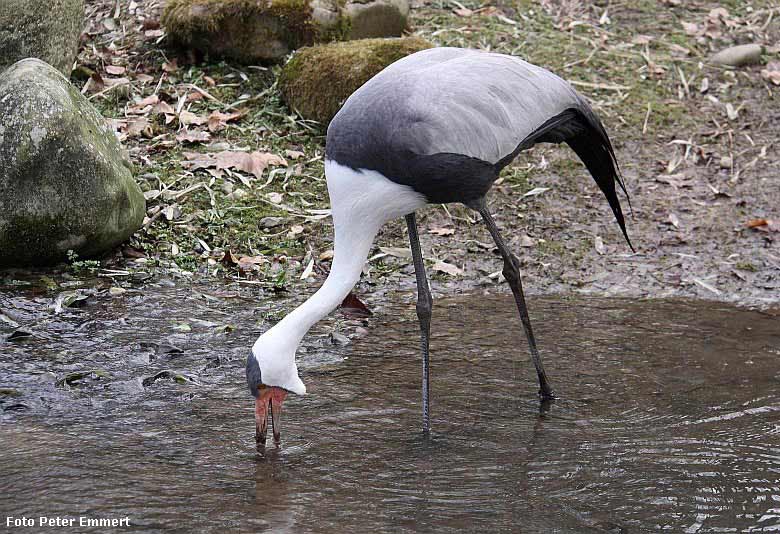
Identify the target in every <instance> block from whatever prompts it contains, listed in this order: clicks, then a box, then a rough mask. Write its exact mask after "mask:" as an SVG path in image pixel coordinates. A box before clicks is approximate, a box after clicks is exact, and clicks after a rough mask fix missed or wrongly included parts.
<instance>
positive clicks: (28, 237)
mask: <svg viewBox="0 0 780 534" xmlns="http://www.w3.org/2000/svg"><path fill="white" fill-rule="evenodd" d="M0 161H2V162H3V165H2V166H0V267H3V266H19V265H39V264H48V263H52V262H56V261H58V260H61V259H63V258H64V257H65V256H66V254H67V252H68V250H74V251H75V252H76V253H77V254H78V255H79V256H82V257H89V256H94V255H97V254H100V253H103V252H105V251H107V250H110V249H111V248H112V247H114V246H116V245H117V244H119V243H121V242H122V241H124V240H126V239H127V238H128V237H129V236H130V235H132V233H133V232H135V230H137V229H138V228H139V227H140V225H141V223H142V221H143V217H144V212H145V204H146V203H145V200H144V197H143V194H142V193H141V190H140V188H139V187H138V185H137V184H136V183H135V181H134V180H133V177H132V173H131V169H130V163H129V162H128V161H127V160H126V159H125V158H124V156H123V154H122V151H121V147H120V145H119V142H118V141H117V139H116V136H115V135H114V133H113V132H112V131H111V130H110V129H109V128H108V127H107V125H106V122H105V121H104V120H103V118H102V117H101V116H100V114H99V113H98V112H97V111H96V110H95V108H93V107H92V105H91V104H90V103H89V102H88V101H87V99H86V98H85V97H84V96H83V95H82V94H81V93H79V91H78V89H76V88H75V87H73V86H72V85H71V84H70V83H69V82H68V81H67V80H66V79H65V78H64V77H63V76H62V74H60V73H59V72H58V71H56V70H55V69H54V68H53V67H51V66H50V65H48V64H46V63H43V62H42V61H39V60H36V59H27V60H23V61H20V62H18V63H16V64H15V65H13V66H12V67H10V68H9V69H8V70H6V71H5V72H4V73H2V74H0Z"/></svg>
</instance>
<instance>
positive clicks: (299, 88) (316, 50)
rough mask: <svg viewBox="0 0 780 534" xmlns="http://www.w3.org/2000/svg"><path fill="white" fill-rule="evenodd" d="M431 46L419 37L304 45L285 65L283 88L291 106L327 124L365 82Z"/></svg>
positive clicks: (281, 80) (287, 101) (281, 88)
mask: <svg viewBox="0 0 780 534" xmlns="http://www.w3.org/2000/svg"><path fill="white" fill-rule="evenodd" d="M427 48H433V45H432V44H431V43H429V42H428V41H426V40H425V39H421V38H419V37H403V38H399V39H361V40H357V41H348V42H345V43H331V44H326V45H318V46H312V47H307V48H302V49H301V50H298V51H297V52H296V53H295V55H294V56H293V57H292V58H291V59H290V61H288V62H287V64H286V65H285V66H284V67H283V68H282V72H281V75H280V77H279V88H280V90H281V92H282V97H283V98H284V101H285V102H286V103H287V105H288V106H289V107H290V108H291V109H293V110H295V111H297V112H298V113H300V114H301V116H302V117H304V118H306V119H310V120H315V121H318V122H321V123H323V124H325V125H327V124H328V123H329V122H330V120H331V119H332V118H333V117H334V116H335V115H336V113H337V112H338V110H339V109H340V108H341V106H342V105H343V104H344V101H345V100H346V99H347V98H348V97H349V95H351V94H352V93H354V92H355V91H356V90H357V89H358V88H359V87H360V86H361V85H363V84H364V83H366V82H367V81H368V80H369V79H371V78H372V77H373V76H375V75H376V74H378V73H379V72H380V71H381V70H382V69H384V68H385V67H387V66H388V65H390V64H391V63H393V62H395V61H397V60H399V59H401V58H403V57H406V56H408V55H410V54H413V53H415V52H419V51H420V50H425V49H427Z"/></svg>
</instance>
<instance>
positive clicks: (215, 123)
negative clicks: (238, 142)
mask: <svg viewBox="0 0 780 534" xmlns="http://www.w3.org/2000/svg"><path fill="white" fill-rule="evenodd" d="M247 113H248V111H246V110H242V111H236V112H234V113H222V112H220V111H213V112H212V113H211V115H209V116H208V119H206V124H207V125H208V129H209V131H210V132H211V133H215V132H219V131H220V130H224V129H225V128H226V127H227V123H228V122H230V121H235V120H238V119H240V118H241V117H243V116H244V115H246V114H247ZM288 152H289V151H288Z"/></svg>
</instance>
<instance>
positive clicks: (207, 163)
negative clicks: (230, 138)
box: [184, 150, 287, 178]
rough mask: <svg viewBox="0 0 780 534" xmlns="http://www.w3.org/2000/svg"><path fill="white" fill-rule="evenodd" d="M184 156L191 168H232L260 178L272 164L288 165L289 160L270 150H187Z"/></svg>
mask: <svg viewBox="0 0 780 534" xmlns="http://www.w3.org/2000/svg"><path fill="white" fill-rule="evenodd" d="M184 157H185V158H187V160H188V161H186V162H184V165H185V166H186V167H188V168H190V169H191V170H198V169H211V168H216V169H217V170H224V169H231V170H237V171H243V172H247V173H250V174H253V175H255V176H256V177H257V178H260V177H261V176H262V175H263V171H265V169H266V168H267V167H269V166H271V165H281V166H285V167H286V166H287V162H286V161H285V160H284V158H282V157H281V156H277V155H276V154H271V153H270V152H251V153H250V152H231V151H227V150H226V151H223V152H218V153H216V154H200V153H193V152H185V153H184Z"/></svg>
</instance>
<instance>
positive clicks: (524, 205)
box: [7, 0, 780, 307]
mask: <svg viewBox="0 0 780 534" xmlns="http://www.w3.org/2000/svg"><path fill="white" fill-rule="evenodd" d="M161 9H162V2H160V1H154V0H152V1H144V2H140V1H126V0H121V1H118V2H115V1H114V0H90V1H88V2H87V15H88V20H87V25H86V28H85V32H84V34H83V35H82V41H81V48H80V52H79V56H78V63H79V66H78V67H77V69H76V71H75V72H74V75H73V79H74V80H75V83H76V84H78V86H79V87H81V88H82V90H83V92H84V93H85V94H87V95H88V96H89V98H90V100H91V102H93V103H94V104H95V105H96V106H97V107H98V109H99V110H100V111H101V112H102V113H103V114H104V115H105V116H107V117H110V118H111V119H112V121H113V124H114V126H115V128H116V130H117V131H118V132H119V135H120V137H121V138H122V140H123V143H124V146H125V147H126V148H127V150H128V151H129V154H130V157H131V159H132V161H133V162H134V163H135V165H136V177H137V180H138V181H139V183H140V184H141V187H142V189H143V190H144V191H145V195H146V198H147V208H148V211H147V219H146V221H145V223H144V226H143V229H142V230H141V231H140V232H139V233H138V234H137V235H136V237H135V238H134V239H133V240H132V241H131V243H130V244H129V245H128V246H126V247H124V248H123V250H121V251H120V252H118V253H117V254H116V255H115V256H114V257H111V258H107V259H104V260H102V261H101V262H100V264H98V263H93V262H88V261H83V260H80V259H78V258H74V259H73V262H72V265H71V266H70V270H92V271H95V270H98V271H99V273H100V274H103V275H106V276H114V277H115V278H116V280H117V284H122V283H123V280H125V279H127V277H136V278H137V277H141V278H143V277H144V276H147V273H148V274H154V273H157V272H161V271H166V272H168V273H169V274H172V275H173V276H177V277H182V278H185V279H192V278H199V279H202V278H206V277H213V278H214V279H217V280H219V279H223V278H225V277H227V279H228V280H231V281H234V282H236V283H240V284H249V285H252V286H256V287H257V289H258V290H259V291H267V292H269V293H270V292H274V291H279V290H283V289H288V290H289V289H295V288H301V293H305V294H308V293H309V292H310V289H309V288H308V286H311V287H316V286H317V285H318V284H319V283H321V281H322V280H323V279H324V275H325V274H326V273H327V270H328V268H329V259H330V257H331V255H332V251H331V247H332V241H331V235H332V234H331V228H330V221H329V219H328V217H327V212H326V211H324V210H327V208H328V199H327V195H326V192H325V191H326V190H325V182H324V176H323V162H322V158H323V152H324V132H323V128H322V126H321V125H318V124H316V123H312V122H309V121H305V120H302V119H300V118H299V117H297V116H296V115H295V114H293V113H292V112H290V111H289V110H288V109H286V108H285V106H284V105H283V103H282V102H281V101H280V97H279V94H278V91H277V88H276V85H275V80H276V76H277V75H278V72H279V67H278V66H276V67H268V66H263V65H238V64H232V63H224V62H219V61H216V60H209V59H208V58H206V61H205V62H200V61H198V62H195V60H196V59H198V60H199V59H200V58H194V57H193V56H192V54H188V53H187V52H186V51H181V50H176V49H174V48H172V47H170V46H168V43H167V39H166V35H165V30H164V28H162V27H160V24H159V18H160V13H161ZM410 23H411V33H413V34H415V35H419V36H421V37H424V38H426V39H428V40H430V41H431V42H433V43H435V44H437V45H440V46H443V45H450V46H469V47H476V48H483V49H490V50H494V51H499V52H506V53H511V54H515V55H518V56H520V57H523V58H525V59H527V60H528V61H531V62H533V63H536V64H539V65H543V66H545V67H547V68H549V69H551V70H553V71H554V72H556V73H558V74H559V75H561V76H562V77H564V78H566V79H568V80H570V81H571V82H572V83H573V84H574V85H575V87H576V88H577V89H578V90H580V91H581V92H582V93H583V94H585V95H586V96H587V97H588V98H589V99H590V100H591V102H592V104H593V106H594V108H595V109H596V110H597V112H598V113H599V114H600V115H601V117H602V119H603V121H604V123H605V125H606V127H607V130H608V131H609V132H610V135H611V137H612V140H613V143H614V145H615V147H616V152H617V156H618V160H619V161H620V164H621V168H622V171H623V174H624V176H625V180H626V184H627V187H628V190H629V192H630V194H631V206H632V210H631V212H632V215H631V216H630V217H629V219H628V231H629V235H630V237H631V240H632V242H633V244H634V246H635V248H636V251H637V252H636V253H632V252H631V250H630V249H629V247H628V246H627V245H626V243H625V242H624V240H623V239H622V237H621V235H620V232H619V230H618V227H617V225H616V224H615V222H614V220H613V218H612V215H611V213H610V211H609V209H608V206H607V203H606V201H605V200H604V199H603V198H602V197H601V194H600V193H599V191H598V189H597V187H596V186H595V184H594V183H593V181H592V180H591V179H590V177H589V176H588V174H587V171H586V170H585V169H584V167H583V166H582V165H581V163H580V162H579V161H578V160H577V159H576V156H575V155H574V153H573V152H572V151H570V150H569V149H568V148H566V147H558V146H552V145H543V146H538V147H535V148H533V149H532V150H530V151H528V152H525V153H523V154H521V156H520V157H519V158H518V159H517V161H516V162H515V163H514V164H513V165H512V166H511V167H509V168H507V169H506V170H505V171H504V174H503V175H502V177H501V179H500V180H499V182H498V183H497V184H496V186H495V187H494V191H493V194H492V197H491V200H490V202H491V205H492V208H493V211H494V212H495V214H496V218H497V221H498V224H499V226H500V227H501V228H502V229H503V230H504V233H505V235H506V236H507V238H508V241H509V242H510V244H511V245H512V247H513V248H514V249H515V250H516V251H517V253H518V256H519V257H520V259H521V263H522V268H523V272H524V274H525V285H526V288H527V290H528V291H529V292H532V293H549V292H569V291H572V290H576V291H582V292H587V293H597V294H608V295H626V296H629V295H630V296H653V297H664V296H686V297H697V298H706V299H717V300H725V301H732V302H738V303H742V304H748V305H757V306H760V307H772V306H777V302H778V299H780V246H778V243H780V233H778V230H780V208H778V206H780V175H779V174H778V173H779V171H780V158H779V157H778V156H779V155H780V154H779V153H778V152H779V151H780V147H779V146H778V143H777V141H778V137H780V105H778V104H780V102H779V101H780V86H778V85H777V83H780V73H778V72H777V71H780V67H778V66H777V65H778V64H777V63H776V62H777V61H778V59H780V58H778V51H779V49H778V43H779V42H780V41H779V39H780V6H778V5H777V4H776V2H772V1H769V2H764V1H757V2H707V1H697V2H680V1H679V0H667V1H665V2H660V1H659V2H644V1H639V0H623V1H620V2H609V3H607V2H597V3H595V4H593V3H590V2H577V1H576V0H575V1H562V2H552V1H548V0H543V1H540V2H539V1H534V2H531V1H519V2H515V3H486V4H479V3H477V2H462V3H461V2H456V1H454V0H452V1H451V2H446V3H445V2H430V3H428V2H418V3H417V4H416V5H413V10H412V13H411V16H410ZM743 43H759V44H761V45H763V46H764V47H765V54H764V55H763V56H762V64H757V65H750V66H743V67H739V68H727V67H721V66H714V65H710V64H708V63H707V59H708V58H709V57H710V56H711V55H712V54H713V53H714V52H716V51H718V50H720V49H722V48H725V47H728V46H731V45H734V44H743ZM773 62H775V63H773ZM773 80H775V83H773ZM242 151H250V152H251V153H250V154H249V155H248V154H241V152H242ZM217 154H220V155H219V156H217ZM624 207H627V206H624ZM419 222H420V225H421V233H422V243H423V250H424V254H425V256H426V258H427V259H428V261H429V269H430V274H431V277H432V284H433V288H434V292H436V293H445V294H446V293H454V292H457V291H461V290H465V289H466V288H471V287H474V286H475V285H488V286H491V285H496V284H500V283H501V277H500V274H499V271H500V269H501V262H500V259H499V257H498V255H497V253H495V251H494V250H493V247H492V245H491V244H490V237H489V235H488V234H487V231H486V230H485V229H484V227H483V226H482V224H481V223H480V222H479V221H478V220H477V218H476V217H475V214H474V213H473V212H471V211H470V210H468V209H466V208H464V207H462V206H447V207H445V206H432V207H430V208H429V209H428V210H427V211H425V212H424V213H421V214H420V217H419ZM407 250H408V244H407V241H406V236H405V226H404V224H403V221H398V222H394V223H392V224H390V225H388V226H387V228H386V229H385V230H384V231H383V232H382V234H381V235H380V237H379V239H378V241H377V248H376V250H375V253H374V254H372V256H371V260H370V262H369V264H368V266H367V267H366V277H365V281H364V284H371V285H373V286H374V287H373V288H372V290H371V291H366V289H367V288H366V287H363V288H358V293H359V294H363V293H370V292H374V293H376V292H377V289H381V288H390V287H397V286H401V287H403V288H409V289H411V288H412V287H413V285H414V282H413V276H411V273H412V272H413V271H412V268H411V266H410V262H409V259H408V256H407V254H408V252H407ZM15 276H16V274H15V273H13V272H10V273H9V275H8V276H7V277H10V278H13V277H15Z"/></svg>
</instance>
